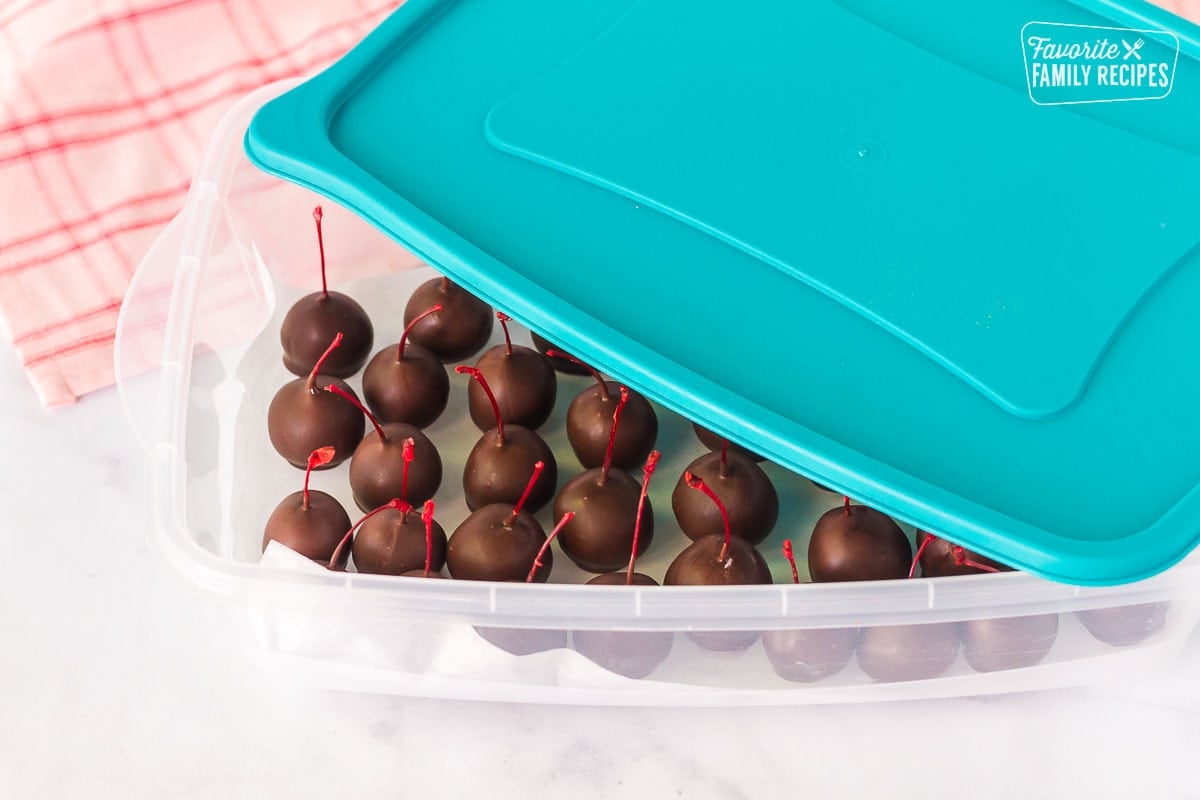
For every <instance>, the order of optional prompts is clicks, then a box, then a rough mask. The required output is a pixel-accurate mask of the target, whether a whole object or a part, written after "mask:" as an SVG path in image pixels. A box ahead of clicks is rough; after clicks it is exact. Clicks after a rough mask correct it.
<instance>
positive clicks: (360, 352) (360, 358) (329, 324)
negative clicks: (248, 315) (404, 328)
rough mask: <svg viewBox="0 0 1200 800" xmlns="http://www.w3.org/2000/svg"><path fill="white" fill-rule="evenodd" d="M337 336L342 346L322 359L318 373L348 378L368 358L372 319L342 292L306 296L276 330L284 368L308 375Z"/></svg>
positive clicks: (371, 340) (293, 307)
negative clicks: (340, 338)
mask: <svg viewBox="0 0 1200 800" xmlns="http://www.w3.org/2000/svg"><path fill="white" fill-rule="evenodd" d="M338 333H341V334H342V344H341V346H340V347H338V348H337V349H336V350H334V351H333V352H332V353H330V354H329V358H327V359H325V363H324V364H322V365H321V373H322V374H323V375H334V376H336V377H339V378H348V377H350V376H351V375H353V374H354V373H356V372H358V371H359V370H360V369H362V365H363V364H365V363H366V361H367V357H368V356H370V355H371V345H372V344H373V343H374V341H375V328H374V327H373V326H372V325H371V319H370V317H368V316H367V312H366V311H363V308H362V306H360V305H359V304H358V303H357V302H356V301H355V300H354V298H352V297H350V296H348V295H345V294H342V293H341V292H330V293H329V295H328V296H326V295H323V294H322V293H321V292H313V293H312V294H306V295H305V296H304V297H301V298H300V299H299V300H297V301H296V304H295V305H294V306H292V307H291V308H290V309H288V312H287V315H286V316H284V318H283V324H282V325H280V327H279V341H280V344H282V345H283V365H284V366H285V367H287V369H288V371H289V372H291V373H292V374H293V375H301V376H304V375H308V373H309V372H311V371H312V368H313V366H314V365H315V364H316V363H317V359H318V358H320V357H321V354H322V353H324V352H325V349H326V348H327V347H329V343H330V342H332V341H333V337H335V336H337V334H338Z"/></svg>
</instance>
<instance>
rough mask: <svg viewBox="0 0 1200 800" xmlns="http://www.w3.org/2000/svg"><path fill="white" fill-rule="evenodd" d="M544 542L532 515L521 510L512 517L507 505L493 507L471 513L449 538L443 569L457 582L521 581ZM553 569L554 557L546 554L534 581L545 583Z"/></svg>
mask: <svg viewBox="0 0 1200 800" xmlns="http://www.w3.org/2000/svg"><path fill="white" fill-rule="evenodd" d="M559 535H560V536H561V534H559ZM545 542H546V531H545V530H544V529H543V528H542V525H541V523H539V522H538V521H537V520H536V519H534V517H533V515H532V514H530V513H529V512H528V511H525V510H524V509H522V510H521V511H519V512H517V514H516V515H515V517H514V515H513V507H512V505H511V504H508V503H494V504H492V505H490V506H484V507H483V508H481V509H479V510H478V511H474V512H472V513H471V515H470V516H469V517H467V518H466V519H465V520H463V523H462V524H461V525H459V526H458V528H457V529H456V530H455V531H454V533H453V534H451V536H450V543H449V545H447V547H446V567H447V568H448V569H449V570H450V575H451V576H452V577H454V578H458V579H460V580H468V581H515V582H520V581H524V580H525V578H526V576H528V575H529V570H530V569H532V568H533V562H534V559H535V558H537V554H538V550H540V549H541V547H542V545H543V544H545ZM553 566H554V555H553V553H552V552H551V551H550V550H546V553H545V555H543V556H542V567H541V569H539V570H538V571H537V574H535V575H534V578H533V579H534V581H536V582H537V583H545V582H546V581H547V580H549V578H550V570H551V568H553Z"/></svg>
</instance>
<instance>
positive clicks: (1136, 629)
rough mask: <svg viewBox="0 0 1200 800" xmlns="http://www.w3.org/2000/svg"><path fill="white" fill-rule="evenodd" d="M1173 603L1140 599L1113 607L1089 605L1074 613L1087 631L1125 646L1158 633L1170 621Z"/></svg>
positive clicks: (1117, 644) (1106, 640)
mask: <svg viewBox="0 0 1200 800" xmlns="http://www.w3.org/2000/svg"><path fill="white" fill-rule="evenodd" d="M1170 607H1171V604H1170V603H1139V604H1138V605H1133V606H1116V607H1114V608H1089V609H1085V610H1083V611H1076V612H1075V616H1077V617H1079V621H1080V622H1082V623H1083V627H1085V628H1087V630H1088V633H1090V634H1091V635H1092V636H1095V637H1096V638H1097V639H1099V640H1100V641H1102V642H1104V643H1105V644H1111V645H1116V646H1118V647H1123V646H1126V645H1131V644H1138V643H1140V642H1144V641H1145V640H1146V639H1149V638H1150V637H1151V636H1153V635H1154V634H1156V633H1158V632H1159V631H1161V630H1162V629H1163V627H1164V626H1165V625H1166V624H1167V609H1168V608H1170Z"/></svg>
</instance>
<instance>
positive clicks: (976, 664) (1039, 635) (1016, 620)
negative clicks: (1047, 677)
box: [962, 614, 1058, 672]
mask: <svg viewBox="0 0 1200 800" xmlns="http://www.w3.org/2000/svg"><path fill="white" fill-rule="evenodd" d="M962 637H963V655H964V656H966V659H967V663H968V664H970V665H971V669H973V670H975V671H976V672H997V671H1000V670H1006V669H1021V668H1022V667H1032V666H1033V665H1035V664H1040V663H1041V661H1042V659H1044V658H1045V657H1046V654H1047V653H1049V652H1050V648H1051V647H1053V646H1054V640H1055V639H1056V638H1058V614H1037V615H1034V616H1028V617H1000V618H994V619H972V620H967V621H966V622H964V623H962Z"/></svg>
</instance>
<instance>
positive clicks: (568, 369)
mask: <svg viewBox="0 0 1200 800" xmlns="http://www.w3.org/2000/svg"><path fill="white" fill-rule="evenodd" d="M529 336H530V338H531V339H533V346H534V347H536V348H537V351H538V352H539V353H541V354H542V355H544V356H546V351H547V350H557V351H558V352H560V353H561V352H563V349H562V348H561V347H559V346H558V345H555V344H551V343H550V342H549V341H547V340H545V339H543V338H542V337H541V336H538V335H537V334H536V333H534V332H533V331H530V332H529ZM546 360H547V361H549V362H550V366H552V367H554V369H555V371H556V372H561V373H563V374H566V375H591V374H592V372H591V370H589V369H588V368H587V367H586V366H584V365H583V364H576V363H575V362H574V361H571V360H570V359H566V358H559V357H557V356H546Z"/></svg>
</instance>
